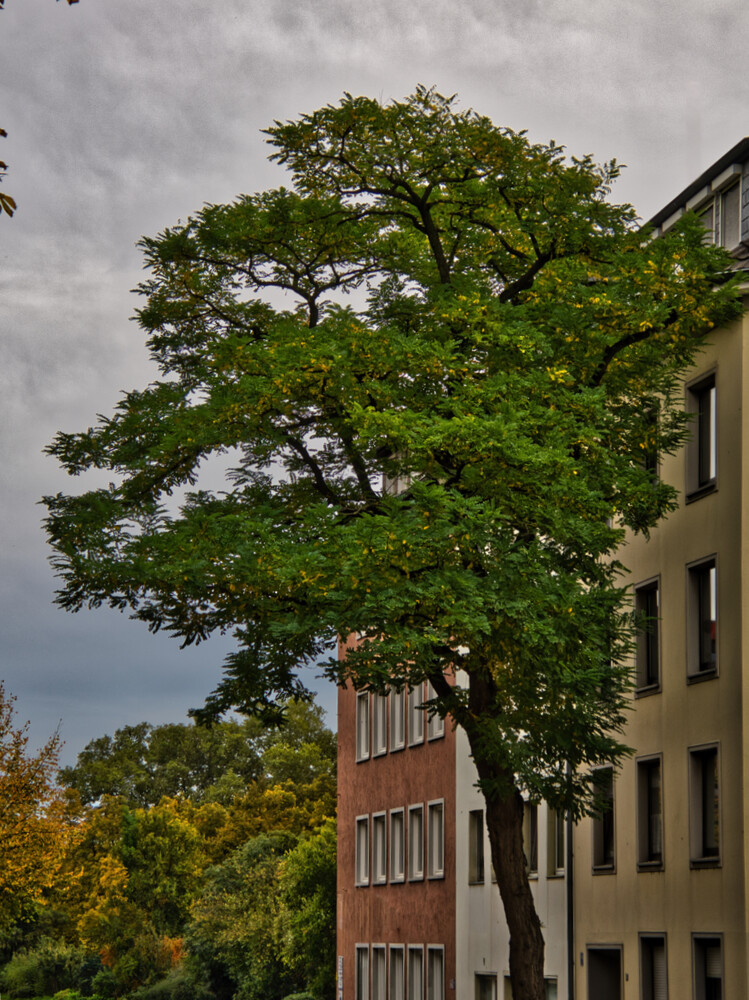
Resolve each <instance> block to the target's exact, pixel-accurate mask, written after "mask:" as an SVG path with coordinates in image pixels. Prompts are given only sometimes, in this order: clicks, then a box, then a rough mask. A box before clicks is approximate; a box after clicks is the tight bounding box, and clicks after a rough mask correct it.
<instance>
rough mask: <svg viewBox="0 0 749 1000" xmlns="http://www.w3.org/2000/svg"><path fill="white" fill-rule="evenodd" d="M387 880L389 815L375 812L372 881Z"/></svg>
mask: <svg viewBox="0 0 749 1000" xmlns="http://www.w3.org/2000/svg"><path fill="white" fill-rule="evenodd" d="M385 882H387V815H386V814H385V813H384V812H383V813H375V814H374V815H373V816H372V883H373V885H384V884H385Z"/></svg>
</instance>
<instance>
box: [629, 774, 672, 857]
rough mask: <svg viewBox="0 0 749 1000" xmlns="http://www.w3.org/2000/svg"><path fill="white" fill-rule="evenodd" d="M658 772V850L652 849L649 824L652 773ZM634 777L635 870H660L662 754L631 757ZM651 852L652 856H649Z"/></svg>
mask: <svg viewBox="0 0 749 1000" xmlns="http://www.w3.org/2000/svg"><path fill="white" fill-rule="evenodd" d="M656 769H657V772H658V802H659V806H660V809H659V812H658V813H657V817H658V823H659V840H660V852H656V851H654V850H653V823H654V820H655V817H656V814H655V813H653V812H652V791H653V788H652V784H651V778H652V774H653V772H654V771H655V770H656ZM635 776H636V785H637V799H636V815H637V870H638V871H641V872H642V871H663V869H664V868H665V865H666V857H665V837H664V834H665V830H664V819H665V813H664V806H663V755H662V754H649V755H648V756H647V757H638V758H637V759H636V760H635ZM651 855H652V856H651Z"/></svg>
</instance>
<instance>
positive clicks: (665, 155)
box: [0, 0, 749, 761]
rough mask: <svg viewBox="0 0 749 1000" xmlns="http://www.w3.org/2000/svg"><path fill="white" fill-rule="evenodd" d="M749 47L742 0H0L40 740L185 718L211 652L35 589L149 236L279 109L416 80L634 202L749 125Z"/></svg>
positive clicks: (7, 664) (125, 376)
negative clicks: (564, 155) (46, 502)
mask: <svg viewBox="0 0 749 1000" xmlns="http://www.w3.org/2000/svg"><path fill="white" fill-rule="evenodd" d="M748 43H749V6H747V4H746V0H629V3H627V4H623V3H621V2H620V0H616V2H615V0H462V2H461V3H455V2H453V0H450V2H448V0H409V2H408V3H406V2H404V0H366V3H361V4H353V3H351V2H346V3H344V2H343V0H307V2H306V3H300V2H299V0H221V2H216V0H213V2H208V0H80V2H79V3H78V4H76V5H75V6H72V7H68V5H67V4H66V3H55V2H54V0H6V3H5V10H4V11H2V12H0V87H1V88H2V89H1V90H0V93H2V102H1V103H0V126H2V127H4V128H5V129H6V130H7V132H8V138H7V139H3V140H2V144H1V145H0V158H1V159H3V160H5V161H6V162H7V163H8V164H9V167H10V171H9V174H8V177H7V179H6V181H5V184H4V191H5V192H7V193H9V194H12V195H13V196H14V197H15V198H16V200H17V202H18V205H19V208H18V212H17V213H16V215H15V217H14V218H13V219H8V218H7V217H3V218H2V219H0V282H1V283H2V288H1V290H0V434H1V439H0V505H1V507H2V510H1V511H0V560H1V561H0V571H1V576H0V678H4V679H5V682H6V687H7V689H8V690H10V691H12V692H14V693H15V694H16V695H17V696H18V710H19V715H20V716H21V717H22V718H23V719H27V718H28V719H30V720H31V732H32V741H33V742H35V743H37V744H38V743H39V742H42V741H43V740H44V739H45V738H46V737H47V736H48V735H49V733H50V732H51V731H52V730H53V729H54V728H55V727H56V725H57V724H58V721H60V720H61V729H62V734H63V737H64V739H65V740H66V747H65V751H64V759H65V760H66V761H72V760H74V758H75V755H76V753H77V752H78V751H79V750H80V749H82V747H83V746H84V745H85V743H86V742H88V740H90V739H92V738H94V737H96V736H99V735H101V734H103V733H104V732H110V733H111V732H113V731H114V729H115V728H117V727H119V726H121V725H125V724H133V723H136V722H139V721H142V720H144V719H146V720H149V721H151V722H154V723H160V722H166V721H181V720H183V719H184V716H185V712H186V710H187V709H188V708H190V707H191V706H196V705H200V704H202V701H203V699H204V697H205V695H206V694H207V693H208V692H209V691H210V690H211V689H212V688H213V687H214V686H215V684H216V682H217V680H218V678H219V675H220V663H221V660H222V659H223V656H224V654H225V652H226V650H227V646H226V645H224V646H221V645H220V644H219V642H218V641H211V642H208V643H206V644H204V645H203V646H201V647H199V648H198V649H190V650H185V651H180V650H179V649H178V646H177V644H176V643H174V642H173V641H171V640H169V639H168V638H165V637H160V636H159V637H156V638H154V637H152V636H150V635H148V634H147V632H146V631H145V629H144V628H143V626H141V625H140V624H138V623H133V622H130V621H128V620H127V619H126V618H124V617H121V616H118V615H116V614H113V613H111V612H108V611H98V612H81V613H80V614H77V615H67V614H65V613H64V612H62V611H61V610H59V609H57V608H55V607H54V606H53V605H52V603H51V602H52V597H53V593H54V580H53V578H52V575H51V572H50V569H49V567H48V564H47V555H48V553H47V551H46V549H45V542H44V538H43V536H42V533H41V531H40V527H39V522H40V518H41V514H42V511H41V509H40V508H39V507H38V506H37V501H38V499H39V497H40V496H41V495H42V494H46V493H54V492H57V491H58V490H70V489H74V488H76V486H77V483H76V482H75V481H69V480H68V479H67V478H66V477H65V476H64V475H63V474H62V473H61V472H60V471H59V470H58V469H57V467H56V464H55V463H54V462H53V461H52V460H51V459H49V458H45V457H44V456H42V454H41V452H42V448H43V447H44V446H45V444H47V443H48V442H49V441H50V440H51V438H52V437H53V435H54V434H55V432H56V431H57V430H66V431H75V430H81V429H84V428H85V427H87V426H88V425H89V424H90V423H91V422H93V420H94V418H95V414H96V413H99V412H103V413H107V412H109V411H110V410H111V408H112V405H113V404H114V403H115V402H116V400H117V398H118V393H119V392H120V391H121V390H123V389H131V388H136V387H142V386H143V385H144V384H145V383H146V382H147V381H148V380H149V379H150V378H151V377H153V374H154V373H153V371H152V369H151V368H150V367H149V363H148V359H147V357H146V354H145V351H144V348H143V343H142V338H141V335H140V333H139V330H138V328H137V327H136V326H135V324H133V323H131V322H129V317H130V316H131V315H132V312H133V308H134V307H135V304H136V300H135V297H134V296H133V295H132V294H131V293H130V291H129V290H130V289H131V288H132V287H133V286H134V285H135V284H136V282H137V281H138V280H139V277H140V255H139V252H138V250H137V249H136V247H135V243H136V241H137V240H138V238H139V237H140V236H141V235H143V234H153V233H156V232H158V231H159V230H161V229H162V228H163V227H164V226H166V225H169V224H171V223H173V222H175V221H176V220H177V219H178V218H182V219H184V218H186V216H187V215H189V214H190V212H192V211H194V210H196V209H197V208H199V207H200V206H201V204H202V203H203V202H206V201H210V202H217V201H222V200H228V199H231V198H233V197H234V196H235V195H236V194H238V193H240V192H242V191H255V190H260V189H263V188H265V187H271V186H274V187H275V186H278V185H279V184H281V183H284V180H285V178H284V175H283V173H282V171H281V169H280V168H278V167H276V166H274V165H272V164H269V163H268V162H267V155H268V149H267V147H266V146H265V145H264V142H263V137H262V135H261V134H260V129H262V128H263V127H266V126H268V125H269V124H271V123H272V122H273V121H274V120H275V119H286V118H291V117H295V116H297V115H298V114H300V113H301V112H304V111H311V110H313V109H314V108H316V107H318V106H319V105H321V104H324V103H328V102H335V101H337V100H338V99H339V97H340V96H341V94H342V93H343V91H349V92H351V93H354V94H368V95H372V96H375V97H377V98H379V99H381V100H383V101H387V100H389V99H390V98H400V97H403V96H405V95H406V94H408V93H410V92H411V91H412V90H413V89H414V87H415V85H416V84H417V83H424V84H426V85H432V84H434V85H436V86H437V88H438V89H439V90H440V91H441V92H442V93H455V92H457V93H458V94H459V95H460V98H461V100H462V102H463V104H465V105H470V106H473V107H475V108H476V109H477V110H478V111H480V112H482V113H484V114H487V115H489V116H490V117H492V118H493V119H494V121H495V122H496V123H497V124H501V125H507V126H510V127H512V128H515V129H522V128H525V129H527V130H528V132H529V133H530V136H531V138H532V139H535V140H544V141H546V140H548V139H551V138H553V139H555V140H556V141H557V142H561V143H564V144H566V146H567V147H568V149H569V150H570V152H572V153H575V154H583V153H591V154H592V155H593V156H594V157H595V158H596V159H598V160H607V159H611V158H612V157H616V158H617V159H618V160H620V161H622V162H624V163H626V164H627V165H628V169H627V170H626V172H625V174H624V176H623V177H622V179H621V180H620V181H619V182H618V183H617V186H616V188H615V197H616V198H617V200H620V201H630V202H632V203H633V204H634V205H635V207H636V208H637V210H638V212H639V213H640V215H641V216H642V217H643V218H648V217H649V216H650V215H651V214H653V213H654V212H655V211H656V210H657V209H658V208H660V207H661V206H662V205H663V204H665V203H666V202H667V201H669V200H670V199H671V197H673V196H674V195H675V194H676V193H678V191H679V190H680V189H681V188H683V187H685V186H686V184H687V183H688V182H689V181H690V180H691V179H693V178H694V177H695V176H696V175H697V174H698V173H699V172H701V171H702V170H703V169H704V168H705V167H707V166H709V165H710V163H712V162H713V161H714V160H716V159H717V158H718V157H719V156H720V155H721V154H722V153H723V152H725V151H726V150H727V149H729V148H730V147H731V146H732V145H733V144H734V143H735V142H737V141H738V140H739V139H740V138H742V137H743V136H744V135H747V134H749V83H748V82H747V79H748V77H747V74H746V52H747V50H748V48H749V44H748ZM322 701H323V704H324V705H326V707H328V709H329V710H330V712H329V721H334V718H335V716H334V692H332V691H331V690H330V689H327V690H323V693H322Z"/></svg>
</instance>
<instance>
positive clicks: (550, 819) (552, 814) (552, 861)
mask: <svg viewBox="0 0 749 1000" xmlns="http://www.w3.org/2000/svg"><path fill="white" fill-rule="evenodd" d="M566 827H567V818H566V816H565V814H564V813H563V812H562V811H561V810H559V809H552V807H551V806H550V805H549V804H548V803H547V805H546V877H547V878H561V877H562V876H563V875H564V873H565V870H566V868H567V829H566ZM560 837H561V842H560Z"/></svg>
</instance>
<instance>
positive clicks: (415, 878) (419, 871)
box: [406, 802, 425, 882]
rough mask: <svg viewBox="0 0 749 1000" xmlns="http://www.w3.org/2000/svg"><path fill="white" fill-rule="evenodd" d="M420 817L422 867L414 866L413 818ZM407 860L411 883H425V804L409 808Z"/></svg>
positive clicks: (420, 856)
mask: <svg viewBox="0 0 749 1000" xmlns="http://www.w3.org/2000/svg"><path fill="white" fill-rule="evenodd" d="M417 815H418V817H419V825H420V829H419V840H420V844H419V861H420V862H421V867H420V868H419V867H417V866H416V865H415V864H414V847H415V844H414V839H415V838H414V828H413V820H412V817H413V816H417ZM406 850H407V852H408V853H407V858H408V865H407V867H408V881H409V882H423V881H424V867H425V866H424V854H425V851H424V803H423V802H419V803H415V804H414V805H410V806H409V807H408V837H407V847H406Z"/></svg>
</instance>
